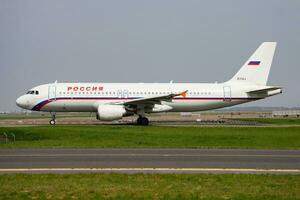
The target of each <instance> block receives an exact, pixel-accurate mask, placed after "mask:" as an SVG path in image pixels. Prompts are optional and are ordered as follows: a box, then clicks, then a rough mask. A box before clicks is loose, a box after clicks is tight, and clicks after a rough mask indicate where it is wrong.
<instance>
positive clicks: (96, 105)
mask: <svg viewBox="0 0 300 200" xmlns="http://www.w3.org/2000/svg"><path fill="white" fill-rule="evenodd" d="M276 44H277V43H276V42H264V43H262V44H261V45H260V46H259V47H258V49H257V50H256V51H255V52H254V53H253V55H252V56H251V57H250V58H249V59H248V60H247V61H246V62H245V64H244V65H243V66H242V67H241V68H240V70H239V71H238V72H237V73H236V74H235V75H234V76H233V77H232V78H231V79H230V80H228V81H226V82H223V83H173V82H170V83H58V82H57V81H56V82H54V83H50V84H44V85H39V86H36V87H34V88H32V89H30V90H29V91H28V92H27V93H26V94H24V95H22V96H20V97H19V98H18V99H17V100H16V104H17V106H19V107H21V108H23V109H28V110H33V111H44V112H50V113H51V116H52V117H51V120H50V122H49V123H50V124H51V125H54V124H55V123H56V120H55V115H56V113H57V112H94V113H96V118H97V119H98V120H103V121H113V120H118V119H121V118H122V117H126V116H132V115H137V116H138V118H137V121H136V122H137V124H138V125H148V124H149V120H148V118H147V117H146V116H145V115H146V114H147V113H160V112H195V111H205V110H212V109H218V108H223V107H228V106H233V105H237V104H242V103H247V102H252V101H256V100H260V99H264V98H266V97H270V96H273V95H277V94H280V93H282V88H281V87H278V86H267V80H268V76H269V72H270V68H271V65H272V60H273V56H274V52H275V49H276Z"/></svg>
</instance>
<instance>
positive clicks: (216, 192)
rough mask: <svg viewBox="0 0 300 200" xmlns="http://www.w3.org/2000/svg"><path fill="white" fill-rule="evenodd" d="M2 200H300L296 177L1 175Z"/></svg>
mask: <svg viewBox="0 0 300 200" xmlns="http://www.w3.org/2000/svg"><path fill="white" fill-rule="evenodd" d="M0 199H5V200H9V199H22V200H23V199H215V200H216V199H236V200H248V199H251V200H259V199H264V200H266V199H272V200H278V199H285V200H288V199H293V200H295V199H300V176H299V175H207V174H148V175H147V174H134V175H126V174H73V175H58V174H56V175H55V174H46V175H43V174H42V175H37V174H35V175H24V174H23V175H21V174H20V175H0Z"/></svg>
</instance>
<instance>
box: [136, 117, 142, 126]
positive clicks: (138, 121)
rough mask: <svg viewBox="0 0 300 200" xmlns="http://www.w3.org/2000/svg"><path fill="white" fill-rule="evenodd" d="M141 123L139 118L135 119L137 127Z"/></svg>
mask: <svg viewBox="0 0 300 200" xmlns="http://www.w3.org/2000/svg"><path fill="white" fill-rule="evenodd" d="M141 121H142V118H141V117H139V118H137V120H136V123H137V125H141V124H142V123H141Z"/></svg>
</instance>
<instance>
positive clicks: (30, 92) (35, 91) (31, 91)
mask: <svg viewBox="0 0 300 200" xmlns="http://www.w3.org/2000/svg"><path fill="white" fill-rule="evenodd" d="M26 94H35V95H38V94H39V91H37V90H29V91H28V92H26Z"/></svg>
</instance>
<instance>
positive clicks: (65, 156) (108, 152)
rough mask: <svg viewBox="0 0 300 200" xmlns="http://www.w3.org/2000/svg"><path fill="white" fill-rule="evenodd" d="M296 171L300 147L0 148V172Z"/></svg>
mask: <svg viewBox="0 0 300 200" xmlns="http://www.w3.org/2000/svg"><path fill="white" fill-rule="evenodd" d="M110 172H116V173H288V174H300V150H241V149H233V150H228V149H218V150H217V149H0V173H110Z"/></svg>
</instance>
